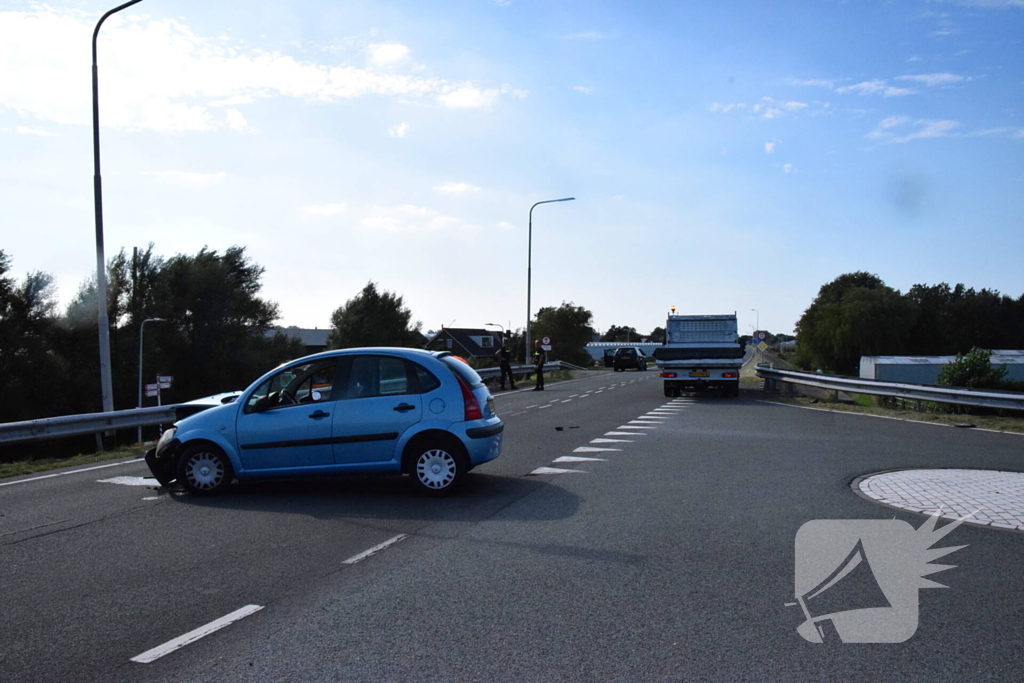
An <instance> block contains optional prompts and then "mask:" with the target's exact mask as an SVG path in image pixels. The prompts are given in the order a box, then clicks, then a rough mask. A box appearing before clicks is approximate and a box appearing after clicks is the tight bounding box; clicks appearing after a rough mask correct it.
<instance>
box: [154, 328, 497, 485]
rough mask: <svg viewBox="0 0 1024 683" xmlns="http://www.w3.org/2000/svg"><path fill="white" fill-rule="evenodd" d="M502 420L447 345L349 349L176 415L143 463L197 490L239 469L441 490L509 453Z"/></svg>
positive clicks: (281, 370)
mask: <svg viewBox="0 0 1024 683" xmlns="http://www.w3.org/2000/svg"><path fill="white" fill-rule="evenodd" d="M504 427H505V425H504V424H503V423H502V421H501V419H500V418H498V416H497V415H496V414H495V412H494V399H493V398H492V397H491V394H490V391H488V389H487V387H486V386H484V383H483V381H482V380H481V379H480V376H479V375H478V374H477V373H476V371H475V370H473V368H471V367H470V366H469V365H468V364H467V363H466V362H465V361H463V360H462V359H460V358H457V357H455V356H452V355H451V354H450V353H448V352H447V351H441V352H431V351H422V350H419V349H404V348H392V347H376V348H360V349H343V350H338V351H326V352H324V353H318V354H315V355H312V356H306V357H305V358H300V359H298V360H294V361H291V362H289V363H285V364H284V365H282V366H280V367H278V368H277V369H275V370H273V371H272V372H269V373H267V374H266V375H264V376H263V377H260V378H259V379H258V380H256V382H255V383H254V384H253V385H252V386H250V387H249V388H248V389H246V390H245V391H244V392H242V394H241V395H240V396H239V397H238V399H237V400H236V401H234V402H231V403H227V404H224V405H218V406H216V407H213V408H210V409H208V410H205V411H203V412H201V413H198V414H196V415H192V416H190V417H187V418H185V419H183V420H180V421H179V422H177V423H176V424H175V425H174V427H172V428H171V429H168V430H167V431H165V432H164V433H163V436H162V437H161V438H160V441H159V443H158V444H157V446H156V448H154V449H152V450H150V451H149V452H148V453H146V464H147V465H149V469H150V470H151V471H152V472H153V476H154V477H156V479H157V481H159V482H160V483H161V484H163V485H164V486H166V485H168V484H170V483H171V482H173V481H175V480H177V481H179V482H180V483H181V485H182V486H183V487H184V488H185V489H186V490H187V491H188V492H190V493H192V494H195V495H212V494H216V493H220V492H222V491H224V489H226V488H227V487H228V486H229V485H230V484H231V482H232V480H234V479H236V478H237V479H239V480H245V479H256V478H264V477H296V476H315V475H338V474H366V473H378V472H379V473H405V474H409V475H410V476H411V478H412V481H413V482H415V484H416V486H417V487H418V488H419V489H421V490H422V491H424V492H426V493H428V494H432V495H442V494H445V493H448V492H450V491H451V490H453V489H454V488H455V487H456V486H457V485H458V484H459V483H460V481H461V480H462V478H463V476H464V475H465V474H466V473H467V472H469V471H470V470H471V469H473V468H474V467H475V466H477V465H480V464H482V463H485V462H487V461H489V460H493V459H495V458H497V457H498V455H500V454H501V439H502V431H503V430H504Z"/></svg>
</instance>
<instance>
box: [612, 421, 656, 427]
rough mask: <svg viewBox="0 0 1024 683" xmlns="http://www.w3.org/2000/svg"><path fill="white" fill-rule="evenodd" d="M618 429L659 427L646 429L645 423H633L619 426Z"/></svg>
mask: <svg viewBox="0 0 1024 683" xmlns="http://www.w3.org/2000/svg"><path fill="white" fill-rule="evenodd" d="M616 429H657V427H650V426H647V427H645V426H643V423H641V424H634V423H633V422H630V423H629V424H628V425H619V426H618V427H616Z"/></svg>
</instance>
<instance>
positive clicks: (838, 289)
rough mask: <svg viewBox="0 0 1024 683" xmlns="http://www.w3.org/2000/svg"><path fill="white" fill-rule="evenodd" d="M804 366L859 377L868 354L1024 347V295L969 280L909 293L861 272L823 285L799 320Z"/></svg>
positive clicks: (798, 361)
mask: <svg viewBox="0 0 1024 683" xmlns="http://www.w3.org/2000/svg"><path fill="white" fill-rule="evenodd" d="M796 333H797V345H796V364H797V365H798V366H799V367H801V368H804V369H807V370H816V369H821V370H823V371H825V372H830V373H836V374H841V375H856V374H858V372H859V367H860V357H861V356H888V355H913V356H942V355H955V354H967V353H968V352H970V351H971V349H973V348H975V347H978V348H981V349H1022V348H1024V294H1022V295H1021V296H1019V297H1017V298H1013V297H1010V296H1007V295H1005V294H1001V293H999V292H998V291H996V290H991V289H981V290H975V289H974V288H969V287H967V286H965V285H963V284H957V285H955V286H950V285H949V284H947V283H942V284H938V285H924V284H918V285H914V286H913V287H911V288H910V289H909V290H908V291H907V292H906V293H903V292H900V291H899V290H896V289H893V288H892V287H889V286H888V285H886V284H885V282H883V281H882V279H881V278H880V277H878V276H877V275H874V274H871V273H866V272H863V271H858V272H855V273H846V274H844V275H840V276H839V277H837V278H836V279H835V280H833V281H831V282H829V283H827V284H825V285H822V287H821V289H820V290H819V291H818V295H817V296H816V297H815V299H814V300H813V301H812V302H811V305H810V306H809V307H808V308H807V310H806V311H804V314H803V315H802V316H801V318H800V320H799V321H798V322H797V324H796Z"/></svg>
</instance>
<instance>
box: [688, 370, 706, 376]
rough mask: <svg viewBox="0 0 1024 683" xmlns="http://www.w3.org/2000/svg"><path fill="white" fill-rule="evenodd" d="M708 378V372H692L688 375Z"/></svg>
mask: <svg viewBox="0 0 1024 683" xmlns="http://www.w3.org/2000/svg"><path fill="white" fill-rule="evenodd" d="M710 376H711V373H710V372H705V371H704V370H694V371H693V372H691V373H690V377H710Z"/></svg>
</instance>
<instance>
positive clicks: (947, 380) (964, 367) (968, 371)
mask: <svg viewBox="0 0 1024 683" xmlns="http://www.w3.org/2000/svg"><path fill="white" fill-rule="evenodd" d="M1004 377H1006V366H1005V365H999V366H994V365H992V352H991V351H988V350H986V349H980V348H978V347H975V348H973V349H971V350H970V351H968V352H967V353H958V354H957V356H956V360H954V361H953V362H952V363H948V364H947V365H945V366H944V367H943V368H942V370H940V371H939V384H944V385H946V386H951V387H964V388H967V389H998V388H999V387H1000V386H1001V385H1002V382H1003V378H1004Z"/></svg>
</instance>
